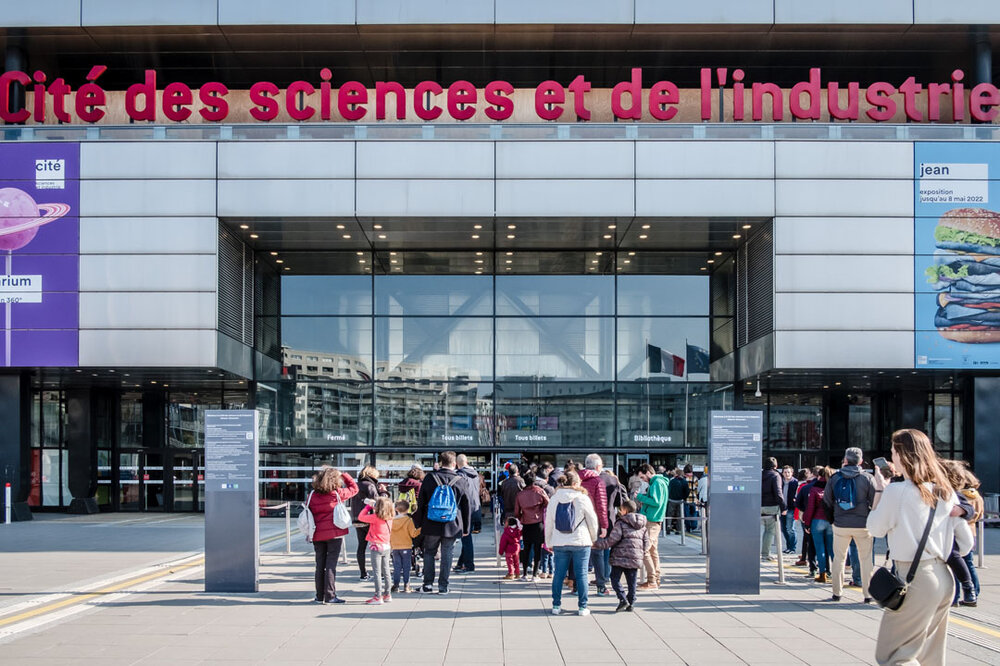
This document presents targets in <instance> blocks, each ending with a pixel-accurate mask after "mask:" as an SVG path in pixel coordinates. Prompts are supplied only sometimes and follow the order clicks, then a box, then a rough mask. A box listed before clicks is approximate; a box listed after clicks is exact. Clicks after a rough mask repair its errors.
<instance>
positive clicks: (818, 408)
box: [768, 393, 823, 450]
mask: <svg viewBox="0 0 1000 666" xmlns="http://www.w3.org/2000/svg"><path fill="white" fill-rule="evenodd" d="M769 400H770V403H771V406H770V409H769V411H768V438H769V441H768V446H769V447H770V448H771V449H811V450H815V449H820V448H822V447H823V396H821V395H817V394H805V393H772V394H770V396H769Z"/></svg>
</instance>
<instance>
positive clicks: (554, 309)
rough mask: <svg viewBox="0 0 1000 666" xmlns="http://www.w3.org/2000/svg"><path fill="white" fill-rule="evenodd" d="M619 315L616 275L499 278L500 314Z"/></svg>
mask: <svg viewBox="0 0 1000 666" xmlns="http://www.w3.org/2000/svg"><path fill="white" fill-rule="evenodd" d="M614 312H615V284H614V277H613V276H610V275H608V276H604V275H499V276H497V315H500V316H504V315H509V316H514V317H530V316H539V315H541V316H564V315H575V316H589V317H596V316H601V315H612V314H614Z"/></svg>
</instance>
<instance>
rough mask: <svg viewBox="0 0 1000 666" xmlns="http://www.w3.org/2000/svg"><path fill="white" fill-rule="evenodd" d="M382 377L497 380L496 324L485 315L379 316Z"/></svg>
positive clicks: (377, 333) (378, 356)
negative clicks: (494, 354) (494, 359)
mask: <svg viewBox="0 0 1000 666" xmlns="http://www.w3.org/2000/svg"><path fill="white" fill-rule="evenodd" d="M375 344H376V350H377V352H376V366H377V368H378V378H379V379H413V378H423V379H433V380H436V381H444V380H454V379H459V380H461V379H467V380H470V381H477V380H480V379H489V378H490V377H492V376H493V320H492V319H490V318H487V317H480V318H476V317H378V318H376V320H375Z"/></svg>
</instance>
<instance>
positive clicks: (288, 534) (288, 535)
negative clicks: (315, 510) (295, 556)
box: [259, 502, 292, 555]
mask: <svg viewBox="0 0 1000 666" xmlns="http://www.w3.org/2000/svg"><path fill="white" fill-rule="evenodd" d="M259 509H261V510H263V511H277V510H278V509H284V510H285V555H291V554H292V514H291V511H292V503H291V502H282V503H281V504H275V505H274V506H261V507H259Z"/></svg>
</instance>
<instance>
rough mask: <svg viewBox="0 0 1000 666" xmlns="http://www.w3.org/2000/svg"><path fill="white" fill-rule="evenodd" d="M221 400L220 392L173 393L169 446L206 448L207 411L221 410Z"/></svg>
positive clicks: (171, 397) (169, 405)
mask: <svg viewBox="0 0 1000 666" xmlns="http://www.w3.org/2000/svg"><path fill="white" fill-rule="evenodd" d="M221 399H222V395H221V394H220V393H219V392H218V391H200V392H185V391H178V392H171V393H170V403H169V404H168V405H167V423H168V427H167V445H168V446H177V447H182V448H192V447H202V446H205V411H206V410H209V409H221V408H222V403H221Z"/></svg>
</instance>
